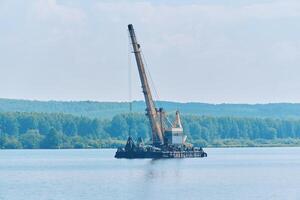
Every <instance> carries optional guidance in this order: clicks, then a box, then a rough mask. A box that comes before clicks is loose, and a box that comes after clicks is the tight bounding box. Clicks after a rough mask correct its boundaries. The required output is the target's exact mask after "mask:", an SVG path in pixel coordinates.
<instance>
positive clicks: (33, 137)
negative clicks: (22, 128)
mask: <svg viewBox="0 0 300 200" xmlns="http://www.w3.org/2000/svg"><path fill="white" fill-rule="evenodd" d="M43 138H44V136H42V135H40V133H39V131H38V130H34V129H33V130H28V131H27V132H26V133H25V134H22V135H21V136H20V138H19V140H20V142H21V144H22V146H23V148H25V149H38V148H40V143H41V141H42V140H43Z"/></svg>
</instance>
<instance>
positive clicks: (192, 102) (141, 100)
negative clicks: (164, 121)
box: [0, 97, 300, 105]
mask: <svg viewBox="0 0 300 200" xmlns="http://www.w3.org/2000/svg"><path fill="white" fill-rule="evenodd" d="M0 100H8V101H10V100H12V101H32V102H33V101H37V102H44V103H47V102H64V103H80V102H92V103H130V102H131V103H134V102H145V100H143V99H140V100H132V101H126V100H125V101H97V100H55V99H49V100H39V99H10V98H2V97H1V98H0ZM154 101H155V102H168V103H179V104H209V105H224V104H225V105H268V104H300V102H294V103H293V102H267V103H259V102H258V103H230V102H223V103H222V102H221V103H207V102H200V101H187V102H180V101H171V100H154Z"/></svg>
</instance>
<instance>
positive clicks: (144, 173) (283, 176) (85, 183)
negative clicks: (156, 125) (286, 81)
mask: <svg viewBox="0 0 300 200" xmlns="http://www.w3.org/2000/svg"><path fill="white" fill-rule="evenodd" d="M206 151H207V153H208V157H207V158H193V159H165V160H150V159H146V160H118V159H114V158H113V155H114V152H115V150H1V151H0V200H24V199H26V200H44V199H47V200H48V199H49V200H51V199H53V200H54V199H55V200H64V199H68V200H79V199H80V200H94V199H101V200H106V199H108V200H116V199H120V200H126V199H130V200H140V199H142V200H148V199H149V200H150V199H151V200H153V199H189V200H193V199H206V200H210V199H214V200H216V199H222V200H226V199H228V200H233V199H255V200H258V199H264V200H265V199H272V200H273V199H300V170H299V169H300V148H228V149H206Z"/></svg>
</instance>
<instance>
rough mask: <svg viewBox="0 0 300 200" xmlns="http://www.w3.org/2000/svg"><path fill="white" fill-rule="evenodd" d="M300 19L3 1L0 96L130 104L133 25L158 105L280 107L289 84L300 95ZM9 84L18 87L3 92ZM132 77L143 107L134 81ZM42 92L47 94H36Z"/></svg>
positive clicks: (185, 5) (263, 2)
mask: <svg viewBox="0 0 300 200" xmlns="http://www.w3.org/2000/svg"><path fill="white" fill-rule="evenodd" d="M204 2H206V3H204ZM299 20H300V2H299V1H293V0H285V1H282V0H260V1H259V0H243V1H239V2H238V1H231V2H230V3H229V1H226V0H216V1H179V0H174V1H172V2H171V1H159V2H158V1H154V0H153V1H152V0H149V1H140V0H138V1H134V0H133V1H126V0H125V1H124V0H123V1H96V0H89V1H86V0H60V1H58V0H57V1H55V0H32V1H27V0H18V1H17V0H4V1H0V22H1V24H2V25H3V26H4V28H3V29H2V30H1V31H0V35H1V37H0V44H1V46H2V48H1V49H0V53H1V54H2V55H3V59H1V61H0V65H1V66H9V67H10V68H7V69H5V70H6V74H7V75H8V76H6V77H5V80H2V84H1V83H0V90H3V91H17V90H16V88H21V90H22V91H24V92H23V94H27V96H22V98H25V97H28V96H29V97H30V96H33V98H40V99H47V98H49V97H50V98H54V99H55V98H56V99H74V98H77V99H92V100H124V99H125V100H126V97H127V94H126V93H127V92H126V88H125V87H124V85H126V83H127V72H126V70H127V62H128V61H127V45H128V44H127V41H128V38H127V30H126V25H127V24H128V23H133V24H134V27H135V28H136V31H137V36H138V39H139V41H140V42H141V44H142V48H143V50H144V53H145V55H146V57H147V61H148V64H149V68H150V69H149V70H150V71H151V73H152V77H153V78H154V82H155V83H156V86H159V87H158V88H159V93H160V94H162V95H161V97H162V99H172V100H179V101H209V102H224V101H227V102H247V101H248V102H259V101H261V100H262V99H263V100H264V101H268V100H270V99H271V97H272V96H276V97H277V99H282V101H284V100H285V99H286V97H291V95H286V91H284V88H285V87H286V86H287V85H288V84H289V83H291V84H293V85H294V87H295V88H297V87H299V88H300V84H299V81H298V78H296V76H292V75H294V74H299V73H300V71H299V70H298V69H297V66H299V64H300V56H299V52H300V46H299V44H300V39H299V34H300V25H299ZM16 47H17V48H16ZM15 58H18V59H15ZM13 67H15V68H13ZM134 69H135V68H134ZM16 71H17V72H18V73H16ZM133 71H134V70H133ZM134 73H137V72H136V71H135V72H134ZM282 74H285V76H284V77H282ZM291 74H292V75H291ZM9 75H11V76H17V78H18V79H19V80H20V82H14V83H12V84H11V85H10V86H9V87H10V88H1V85H5V84H4V83H5V82H9V77H10V76H9ZM289 75H290V77H291V78H288V76H289ZM49 77H54V78H52V79H51V78H49ZM111 77H113V78H111ZM132 77H133V78H134V79H135V80H133V85H134V87H135V88H133V91H136V92H135V94H133V97H134V98H136V99H140V98H142V94H141V93H140V84H139V80H138V75H137V74H134V75H133V76H132ZM171 77H172V78H171ZM166 79H167V80H166ZM279 79H283V80H282V81H280V82H279V81H278V80H279ZM103 83H109V84H103ZM170 85H174V86H176V87H174V88H170V87H169V86H170ZM274 85H276V86H278V87H277V88H275V89H274ZM38 86H43V87H45V88H48V89H49V88H50V89H49V93H47V92H43V91H42V89H41V88H40V91H39V92H40V93H38V92H37V91H35V90H33V89H30V88H35V87H38ZM52 88H59V90H60V91H61V93H60V94H57V93H55V89H52ZM80 88H81V89H82V88H83V89H82V90H81V89H80ZM121 88H122V89H121ZM52 90H53V91H54V92H52ZM47 91H48V90H47ZM99 91H100V92H99ZM226 91H227V92H228V91H229V92H230V94H229V93H226ZM18 94H20V93H19V92H16V93H15V94H11V93H9V94H8V93H7V95H5V94H4V96H7V97H17V96H18ZM12 95H14V96H12ZM296 97H299V98H300V94H299V95H298V96H295V98H294V99H296ZM290 99H292V98H290ZM271 100H272V99H271Z"/></svg>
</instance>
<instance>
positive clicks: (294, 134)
mask: <svg viewBox="0 0 300 200" xmlns="http://www.w3.org/2000/svg"><path fill="white" fill-rule="evenodd" d="M170 118H172V116H170ZM182 123H183V126H184V130H185V133H186V134H187V135H188V138H189V139H188V142H190V143H193V144H195V145H200V146H203V147H239V146H249V147H254V146H300V120H298V119H273V118H247V117H211V116H192V115H183V116H182ZM148 124H149V123H148V119H147V118H146V117H145V116H144V115H143V114H138V113H134V114H118V115H115V116H114V117H113V118H112V119H99V118H90V117H80V116H73V115H69V114H57V113H21V112H9V113H0V148H2V149H18V148H24V149H37V148H45V149H57V148H115V147H118V146H120V145H123V144H124V143H125V141H126V139H127V137H128V135H131V136H132V137H134V138H137V137H142V138H143V139H144V141H149V140H150V138H151V133H150V128H149V125H148Z"/></svg>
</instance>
